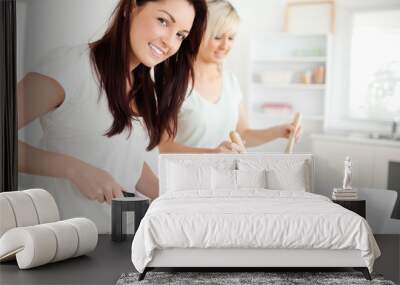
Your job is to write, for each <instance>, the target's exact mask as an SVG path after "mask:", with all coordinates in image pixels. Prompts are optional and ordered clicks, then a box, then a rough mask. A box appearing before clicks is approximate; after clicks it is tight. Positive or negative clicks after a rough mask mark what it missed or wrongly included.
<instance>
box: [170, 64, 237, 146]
mask: <svg viewBox="0 0 400 285" xmlns="http://www.w3.org/2000/svg"><path fill="white" fill-rule="evenodd" d="M241 100H242V93H241V92H240V86H239V82H238V80H237V79H236V77H235V76H234V75H233V74H232V73H229V72H226V71H224V73H223V77H222V92H221V97H220V98H219V100H218V101H217V102H216V103H211V102H209V101H207V100H206V99H204V98H203V97H201V96H200V94H198V93H197V92H196V90H193V91H192V93H190V94H188V95H187V97H186V100H185V101H184V103H183V105H182V108H181V111H180V113H179V116H178V132H177V136H176V138H175V142H177V143H179V144H183V145H187V146H192V147H206V148H214V147H217V146H218V145H219V144H220V143H221V142H223V141H226V140H228V139H229V133H230V131H233V130H236V126H237V123H238V119H239V106H240V103H241Z"/></svg>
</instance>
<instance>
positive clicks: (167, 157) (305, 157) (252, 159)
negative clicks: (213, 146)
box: [158, 153, 314, 195]
mask: <svg viewBox="0 0 400 285" xmlns="http://www.w3.org/2000/svg"><path fill="white" fill-rule="evenodd" d="M171 162H172V163H176V164H180V165H184V166H185V167H191V166H194V167H196V166H204V165H207V166H212V167H215V168H218V169H241V168H242V167H245V168H250V169H251V167H257V166H259V165H262V166H263V167H266V168H278V169H290V168H291V167H292V166H293V167H294V166H295V165H299V164H302V165H304V166H305V167H304V171H305V173H304V175H305V184H306V185H304V187H305V189H306V191H307V192H314V191H313V190H314V189H313V181H314V159H313V156H312V154H280V153H279V154H278V153H251V154H160V156H159V162H158V168H159V169H158V174H159V179H160V181H159V182H160V195H161V194H163V193H165V192H166V183H167V168H168V164H169V163H171ZM278 166H279V167H278ZM282 171H284V170H282Z"/></svg>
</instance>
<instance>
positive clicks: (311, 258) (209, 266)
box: [139, 153, 371, 280]
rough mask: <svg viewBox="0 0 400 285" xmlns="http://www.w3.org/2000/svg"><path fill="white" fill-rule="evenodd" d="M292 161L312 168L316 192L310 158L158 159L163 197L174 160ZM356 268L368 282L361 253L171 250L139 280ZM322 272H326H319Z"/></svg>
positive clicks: (189, 156) (157, 254) (155, 260)
mask: <svg viewBox="0 0 400 285" xmlns="http://www.w3.org/2000/svg"><path fill="white" fill-rule="evenodd" d="M260 157H262V158H263V159H265V158H266V159H269V158H270V159H279V160H281V159H282V160H292V159H301V160H304V161H305V162H307V164H308V166H309V170H310V172H309V180H308V181H309V182H310V183H309V185H308V188H307V189H306V190H307V191H310V192H313V185H312V184H313V183H312V181H313V180H314V179H313V177H314V160H313V157H312V155H311V154H290V155H289V154H262V153H254V154H240V155H224V154H218V155H210V154H207V155H193V154H162V155H160V159H159V178H160V194H162V193H164V192H165V191H166V189H165V184H166V183H165V181H166V164H167V161H171V160H188V161H191V162H194V164H195V161H196V160H204V159H207V161H209V162H210V163H213V162H215V161H217V160H221V159H222V160H228V161H229V160H232V161H235V160H236V159H238V158H253V159H257V158H260ZM344 267H345V268H353V269H354V270H357V271H361V272H362V273H363V275H364V277H365V278H366V279H367V280H371V276H370V274H369V270H368V268H367V267H366V264H365V262H364V260H363V259H362V257H361V252H360V251H359V250H329V249H254V248H251V249H249V248H243V249H240V248H222V249H221V248H218V249H216V248H210V249H197V248H170V249H162V250H160V249H158V250H156V251H155V252H154V256H153V259H152V261H151V262H150V263H149V264H148V265H147V267H146V268H145V270H144V271H143V273H141V274H140V275H139V280H143V279H144V278H145V276H146V273H147V272H149V271H151V270H154V269H167V268H168V269H172V268H177V269H179V268H181V269H185V270H187V269H198V268H202V269H206V271H213V270H214V269H216V270H217V269H221V268H224V269H229V271H232V270H233V271H241V272H243V271H253V270H254V269H257V270H258V271H264V270H266V269H269V270H271V269H278V268H280V269H282V268H284V270H285V271H290V270H291V269H292V270H293V269H296V268H297V269H299V268H301V269H304V268H306V269H310V271H311V270H312V269H314V270H315V269H316V268H318V269H324V268H325V269H334V268H335V269H337V268H344ZM319 271H323V270H319Z"/></svg>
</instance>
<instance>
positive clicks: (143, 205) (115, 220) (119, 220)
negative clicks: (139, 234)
mask: <svg viewBox="0 0 400 285" xmlns="http://www.w3.org/2000/svg"><path fill="white" fill-rule="evenodd" d="M149 205H150V200H149V199H148V198H143V197H137V196H135V197H124V198H115V199H113V200H112V204H111V222H112V225H111V239H112V240H113V241H123V240H125V239H126V226H127V225H126V224H127V221H126V212H134V213H135V232H136V231H137V229H138V227H139V224H140V221H141V220H142V219H143V217H144V215H145V214H146V211H147V209H148V208H149Z"/></svg>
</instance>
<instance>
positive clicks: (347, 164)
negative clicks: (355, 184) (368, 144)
mask: <svg viewBox="0 0 400 285" xmlns="http://www.w3.org/2000/svg"><path fill="white" fill-rule="evenodd" d="M351 168H352V163H351V158H350V156H346V160H345V161H344V177H343V190H351V189H353V188H352V187H351Z"/></svg>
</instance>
